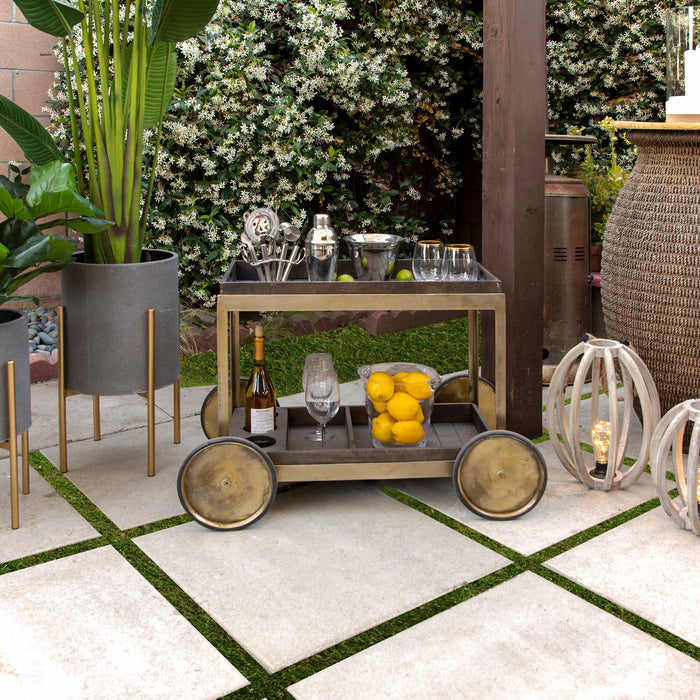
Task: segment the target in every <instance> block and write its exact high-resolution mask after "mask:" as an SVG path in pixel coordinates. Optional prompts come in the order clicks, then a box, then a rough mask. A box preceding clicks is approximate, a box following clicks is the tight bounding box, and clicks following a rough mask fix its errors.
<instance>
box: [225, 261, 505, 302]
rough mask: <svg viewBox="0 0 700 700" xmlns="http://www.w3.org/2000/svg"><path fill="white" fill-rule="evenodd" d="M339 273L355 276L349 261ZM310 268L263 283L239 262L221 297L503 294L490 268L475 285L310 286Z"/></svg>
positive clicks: (401, 265) (400, 265)
mask: <svg viewBox="0 0 700 700" xmlns="http://www.w3.org/2000/svg"><path fill="white" fill-rule="evenodd" d="M346 268H347V269H346ZM410 268H411V261H410V260H407V259H400V260H397V261H396V265H395V269H396V270H401V269H410ZM338 272H339V274H342V273H344V272H348V273H351V272H352V270H351V268H350V261H349V260H340V261H338ZM305 273H306V267H305V266H304V264H303V263H302V264H301V265H297V266H296V268H295V270H294V274H293V277H292V278H290V279H289V280H287V281H286V282H262V281H260V280H259V279H258V276H257V273H256V271H255V269H254V268H253V266H252V265H250V264H248V263H246V262H244V261H242V260H235V261H234V262H233V263H232V264H231V265H230V267H229V269H228V270H227V271H226V274H225V275H224V277H223V279H222V280H221V283H220V285H219V293H220V294H223V295H226V294H233V295H247V294H255V295H271V296H272V295H279V294H289V295H296V294H319V295H321V294H322V295H326V294H333V295H335V294H338V295H365V294H377V295H382V296H383V295H387V294H392V295H393V294H397V295H405V294H416V293H421V294H500V293H502V291H503V290H502V287H501V281H500V280H499V279H498V278H497V277H495V276H494V275H493V274H491V273H490V272H489V271H488V270H486V268H484V267H482V266H481V265H479V279H478V280H476V281H474V282H416V281H411V282H398V281H397V280H389V281H386V282H363V281H359V280H357V281H354V282H310V281H309V280H308V279H306V276H305Z"/></svg>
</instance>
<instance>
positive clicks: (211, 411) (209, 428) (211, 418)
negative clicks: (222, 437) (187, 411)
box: [199, 377, 248, 440]
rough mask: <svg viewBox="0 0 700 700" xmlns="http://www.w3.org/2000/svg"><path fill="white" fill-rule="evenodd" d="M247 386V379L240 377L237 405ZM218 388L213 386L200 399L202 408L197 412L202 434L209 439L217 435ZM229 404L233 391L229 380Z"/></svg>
mask: <svg viewBox="0 0 700 700" xmlns="http://www.w3.org/2000/svg"><path fill="white" fill-rule="evenodd" d="M247 386H248V379H247V378H244V377H241V380H240V383H239V394H238V397H239V400H238V405H239V406H242V405H243V403H244V399H245V390H246V387H247ZM218 401H219V388H218V387H216V386H215V387H214V388H213V389H212V390H211V391H210V392H209V393H208V394H207V395H206V397H205V398H204V401H202V410H201V411H200V413H199V422H200V423H201V425H202V430H203V431H204V434H205V435H206V436H207V438H209V440H211V439H213V438H216V437H219V407H218ZM228 401H229V406H232V405H233V393H232V392H231V382H229V385H228Z"/></svg>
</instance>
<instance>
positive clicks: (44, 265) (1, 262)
mask: <svg viewBox="0 0 700 700" xmlns="http://www.w3.org/2000/svg"><path fill="white" fill-rule="evenodd" d="M76 189H77V185H76V178H75V171H74V170H73V166H72V165H71V164H70V163H63V162H60V161H52V162H50V163H47V164H46V165H44V166H40V167H37V168H34V169H32V171H31V174H30V176H29V184H28V185H27V184H24V183H22V182H21V173H20V174H19V175H18V177H17V178H16V179H15V181H14V182H13V181H11V180H9V179H8V178H6V177H4V176H2V175H0V212H1V213H2V214H3V215H4V217H5V218H4V219H3V220H2V221H0V358H2V366H1V367H0V441H2V440H6V439H7V438H8V437H9V423H8V402H7V401H6V397H7V395H8V389H7V372H6V369H5V368H6V363H7V361H9V360H13V361H14V363H15V385H16V393H15V396H16V403H17V431H18V433H23V432H25V431H26V430H27V429H28V428H29V425H30V423H31V411H30V403H29V401H30V399H29V394H30V381H29V347H28V343H27V317H26V316H25V315H24V313H23V312H21V311H17V310H14V309H9V308H3V305H4V304H6V303H7V302H8V301H14V300H24V299H31V300H32V301H34V302H35V303H37V300H36V299H34V298H33V297H30V296H26V295H21V294H17V293H16V292H17V290H18V289H19V288H20V287H21V286H22V285H23V284H26V283H27V282H29V281H30V280H32V279H34V278H35V277H37V276H38V275H41V274H43V273H46V272H55V271H57V270H61V269H63V268H65V267H66V266H67V265H68V264H70V263H71V262H72V254H73V251H74V250H75V246H76V243H77V241H76V240H74V239H73V238H69V237H67V236H62V235H58V234H55V233H45V231H46V230H47V229H51V228H54V227H57V226H61V227H65V228H69V229H72V230H74V231H79V232H82V233H92V232H98V231H101V230H104V229H105V228H106V227H107V226H108V225H109V224H110V222H109V221H106V220H105V219H104V218H103V216H104V215H103V213H102V211H101V210H100V209H99V208H98V207H96V206H95V205H94V204H91V203H90V202H89V201H87V200H86V199H84V198H83V197H81V196H80V195H79V194H78V193H77V191H76Z"/></svg>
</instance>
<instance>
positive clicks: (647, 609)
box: [547, 507, 700, 646]
mask: <svg viewBox="0 0 700 700" xmlns="http://www.w3.org/2000/svg"><path fill="white" fill-rule="evenodd" d="M547 566H548V567H550V568H551V569H553V570H555V571H557V572H559V573H561V574H563V575H564V576H566V577H567V578H569V579H571V580H572V581H576V582H577V583H579V584H581V585H582V586H585V587H586V588H588V589H590V590H592V591H594V592H596V593H598V594H600V595H602V596H604V597H605V598H608V599H609V600H611V601H613V602H615V603H618V604H620V605H622V606H623V607H625V608H627V609H628V610H631V611H632V612H635V613H637V614H638V615H640V616H641V617H643V618H645V619H647V620H649V621H651V622H653V623H654V624H656V625H659V626H660V627H663V628H664V629H667V630H668V631H669V632H673V633H674V634H677V635H678V636H679V637H682V638H683V639H686V640H687V641H689V642H692V643H693V644H695V645H696V646H700V624H698V620H700V597H699V596H698V595H697V586H696V582H697V581H698V580H699V579H700V538H698V537H696V536H695V535H694V534H693V533H692V532H689V531H687V530H681V529H680V528H679V527H678V526H677V525H676V524H675V523H674V522H673V521H672V520H671V518H669V517H668V515H666V513H665V512H664V510H663V508H661V507H658V508H655V509H654V510H651V511H649V512H648V513H645V514H644V515H640V516H639V517H637V518H634V519H632V520H630V521H629V522H626V523H624V524H622V525H620V526H618V527H616V528H615V529H614V530H610V531H609V532H606V533H604V534H603V535H600V536H599V537H596V538H595V539H593V540H590V541H589V542H586V543H584V544H582V545H580V546H578V547H576V548H575V549H572V550H569V551H568V552H565V553H564V554H560V555H559V556H557V557H555V558H553V559H551V560H550V561H549V562H548V563H547Z"/></svg>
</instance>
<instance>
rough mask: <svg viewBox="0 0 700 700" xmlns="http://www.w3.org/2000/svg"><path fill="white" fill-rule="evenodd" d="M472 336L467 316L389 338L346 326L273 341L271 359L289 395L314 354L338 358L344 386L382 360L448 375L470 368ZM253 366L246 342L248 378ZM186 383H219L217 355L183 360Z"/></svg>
mask: <svg viewBox="0 0 700 700" xmlns="http://www.w3.org/2000/svg"><path fill="white" fill-rule="evenodd" d="M467 336H468V323H467V318H466V317H464V318H458V319H454V320H452V321H444V322H442V323H436V324H433V325H430V326H423V327H421V328H411V329H408V330H404V331H397V332H396V333H391V334H388V335H383V336H373V335H371V334H370V333H368V332H367V331H365V330H363V329H362V328H359V327H357V326H344V327H342V328H335V329H333V330H330V331H322V332H319V333H313V334H310V335H303V336H295V337H290V338H280V339H279V340H274V339H269V338H268V339H267V342H266V344H265V355H266V359H267V364H268V368H269V370H270V376H271V378H272V382H273V384H274V386H275V390H276V392H277V395H278V396H289V395H290V394H296V393H299V392H300V391H301V390H302V385H301V378H302V372H303V369H304V359H305V358H306V355H307V354H308V353H311V352H327V353H329V354H330V355H332V357H333V362H334V366H335V370H336V372H337V373H338V378H339V379H340V381H341V383H342V382H350V381H353V380H355V379H359V376H358V374H357V369H358V367H361V366H362V365H367V364H376V363H379V362H416V363H420V364H424V365H428V366H429V367H433V368H434V369H435V370H437V371H438V372H439V373H440V374H447V373H450V372H457V371H460V370H465V369H467ZM252 364H253V359H252V345H250V344H249V343H245V344H244V345H243V346H242V347H241V373H242V375H243V376H247V372H249V371H250V368H251V367H252ZM180 383H181V386H183V387H186V386H202V385H209V384H216V383H217V376H216V353H215V352H214V351H210V352H207V353H201V354H199V355H194V356H192V357H184V358H182V360H181V362H180Z"/></svg>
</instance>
